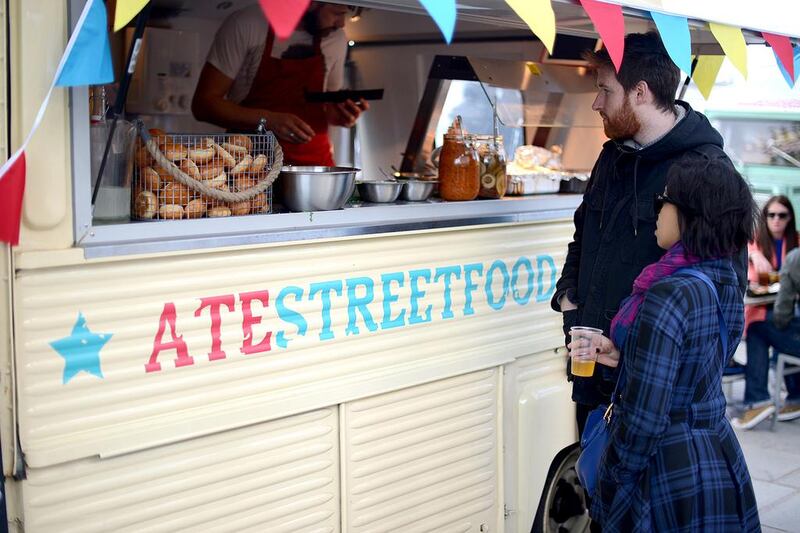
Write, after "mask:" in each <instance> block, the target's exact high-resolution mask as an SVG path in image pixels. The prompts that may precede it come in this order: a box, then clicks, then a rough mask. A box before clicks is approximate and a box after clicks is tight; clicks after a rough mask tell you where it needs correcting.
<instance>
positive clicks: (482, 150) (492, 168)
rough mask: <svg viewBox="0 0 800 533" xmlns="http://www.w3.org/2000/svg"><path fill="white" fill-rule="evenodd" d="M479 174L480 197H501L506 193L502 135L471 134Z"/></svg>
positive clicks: (504, 154)
mask: <svg viewBox="0 0 800 533" xmlns="http://www.w3.org/2000/svg"><path fill="white" fill-rule="evenodd" d="M473 137H474V143H475V150H476V151H477V152H478V163H479V168H480V175H481V187H480V192H479V193H478V195H479V196H480V197H481V198H502V197H503V196H505V194H506V187H507V179H506V151H505V148H504V147H503V136H502V135H499V136H497V137H495V136H494V135H473Z"/></svg>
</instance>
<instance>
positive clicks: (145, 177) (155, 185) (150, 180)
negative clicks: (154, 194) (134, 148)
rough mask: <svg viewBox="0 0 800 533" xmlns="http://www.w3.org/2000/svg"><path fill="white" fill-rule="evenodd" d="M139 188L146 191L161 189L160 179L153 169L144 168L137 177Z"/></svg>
mask: <svg viewBox="0 0 800 533" xmlns="http://www.w3.org/2000/svg"><path fill="white" fill-rule="evenodd" d="M139 179H140V181H141V186H142V188H143V189H146V190H148V191H157V190H158V189H160V188H161V178H160V177H159V175H158V172H156V171H155V170H153V167H146V168H145V169H144V170H143V171H142V174H141V176H140V177H139Z"/></svg>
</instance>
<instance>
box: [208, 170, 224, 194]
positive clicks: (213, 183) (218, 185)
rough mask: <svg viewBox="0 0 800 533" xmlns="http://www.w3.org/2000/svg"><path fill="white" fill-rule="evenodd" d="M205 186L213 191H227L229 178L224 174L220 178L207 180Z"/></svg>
mask: <svg viewBox="0 0 800 533" xmlns="http://www.w3.org/2000/svg"><path fill="white" fill-rule="evenodd" d="M205 184H206V185H208V186H209V187H211V188H212V189H219V190H223V189H227V188H228V176H226V175H225V173H224V172H222V173H221V174H220V175H219V176H217V177H215V178H213V179H210V180H206V182H205Z"/></svg>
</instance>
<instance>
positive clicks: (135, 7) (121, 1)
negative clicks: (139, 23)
mask: <svg viewBox="0 0 800 533" xmlns="http://www.w3.org/2000/svg"><path fill="white" fill-rule="evenodd" d="M149 1H150V0H117V4H116V6H115V7H114V31H115V32H116V31H119V30H121V29H122V28H124V27H125V25H127V24H128V23H129V22H130V21H131V20H133V17H135V16H136V15H138V14H139V11H141V10H142V9H144V6H146V5H147V2H149Z"/></svg>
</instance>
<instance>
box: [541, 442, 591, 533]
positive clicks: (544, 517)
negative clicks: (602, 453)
mask: <svg viewBox="0 0 800 533" xmlns="http://www.w3.org/2000/svg"><path fill="white" fill-rule="evenodd" d="M580 453H581V449H580V447H579V446H578V444H577V443H575V444H573V445H572V446H570V447H569V448H565V449H564V450H562V451H561V452H560V453H559V454H558V455H557V456H556V458H555V460H553V464H551V465H550V471H549V472H548V473H547V481H546V482H545V484H544V491H543V492H542V497H541V499H540V500H539V508H538V509H537V511H536V518H535V519H534V521H533V527H532V528H531V533H560V532H563V531H569V532H571V533H581V532H588V531H589V523H590V522H591V521H590V520H589V512H588V511H587V510H586V496H585V494H584V491H583V488H582V487H581V486H580V483H579V482H578V474H576V473H575V462H576V461H577V460H578V455H580Z"/></svg>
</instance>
